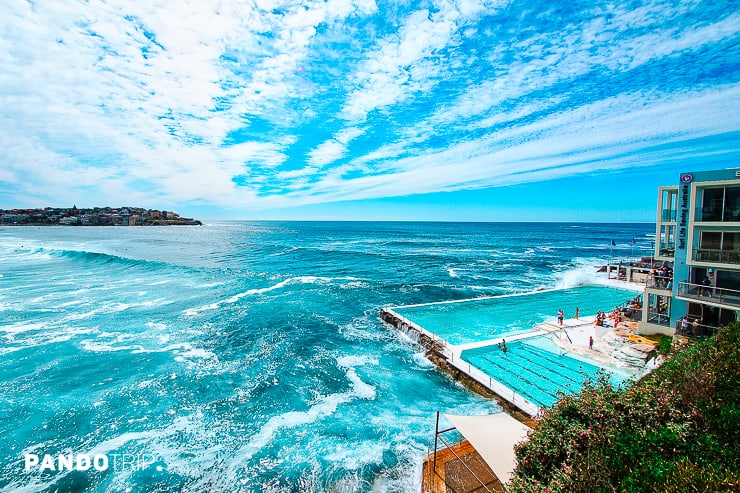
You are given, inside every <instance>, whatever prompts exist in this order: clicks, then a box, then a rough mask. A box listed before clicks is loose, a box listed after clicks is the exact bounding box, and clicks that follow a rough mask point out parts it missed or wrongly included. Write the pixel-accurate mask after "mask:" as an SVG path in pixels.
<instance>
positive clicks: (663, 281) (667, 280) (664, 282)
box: [647, 272, 673, 291]
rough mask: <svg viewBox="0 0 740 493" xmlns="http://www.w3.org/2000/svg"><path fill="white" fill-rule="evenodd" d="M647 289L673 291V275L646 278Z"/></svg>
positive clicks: (657, 275) (656, 275)
mask: <svg viewBox="0 0 740 493" xmlns="http://www.w3.org/2000/svg"><path fill="white" fill-rule="evenodd" d="M647 287H649V288H654V289H665V290H666V291H670V290H671V289H673V273H672V272H671V274H670V275H665V276H662V275H660V274H651V275H650V276H648V278H647Z"/></svg>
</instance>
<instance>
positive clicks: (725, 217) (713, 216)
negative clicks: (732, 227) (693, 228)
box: [694, 206, 740, 223]
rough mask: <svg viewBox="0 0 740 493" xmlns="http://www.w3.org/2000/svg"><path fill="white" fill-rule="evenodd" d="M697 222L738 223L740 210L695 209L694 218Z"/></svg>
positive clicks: (734, 208) (733, 208) (727, 208)
mask: <svg viewBox="0 0 740 493" xmlns="http://www.w3.org/2000/svg"><path fill="white" fill-rule="evenodd" d="M694 217H695V218H696V219H695V220H696V221H697V222H723V223H735V222H738V221H740V209H738V208H736V207H732V208H730V207H725V208H724V210H723V209H720V208H711V207H701V206H700V207H697V208H696V215H695V216H694Z"/></svg>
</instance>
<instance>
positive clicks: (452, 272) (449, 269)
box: [447, 267, 458, 277]
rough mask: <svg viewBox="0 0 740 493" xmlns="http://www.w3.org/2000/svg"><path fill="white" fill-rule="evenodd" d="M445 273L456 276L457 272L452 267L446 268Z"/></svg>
mask: <svg viewBox="0 0 740 493" xmlns="http://www.w3.org/2000/svg"><path fill="white" fill-rule="evenodd" d="M447 274H449V276H450V277H458V275H457V272H455V269H453V268H452V267H448V268H447Z"/></svg>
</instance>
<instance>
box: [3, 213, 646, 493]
mask: <svg viewBox="0 0 740 493" xmlns="http://www.w3.org/2000/svg"><path fill="white" fill-rule="evenodd" d="M654 233H655V227H654V225H652V224H586V223H579V224H564V223H383V222H378V223H373V222H355V223H353V222H220V223H212V224H206V225H204V226H200V227H198V226H192V227H191V226H182V227H175V226H173V227H72V226H67V227H13V226H5V227H0V424H1V426H0V491H1V492H11V491H12V492H16V491H20V492H23V491H34V492H35V491H48V492H52V491H62V492H66V491H95V492H108V491H110V492H113V491H115V492H120V491H128V492H140V491H161V492H170V491H172V492H175V491H178V492H179V491H209V492H213V491H225V492H227V491H228V492H231V491H244V492H247V491H249V492H252V491H254V492H272V491H274V492H311V491H313V492H324V491H330V492H365V491H375V492H414V493H416V492H418V491H419V488H420V482H421V477H420V476H421V458H422V457H423V456H424V455H425V454H426V453H427V451H428V450H429V448H430V447H431V446H432V442H433V438H434V437H433V435H434V425H435V412H436V411H438V410H440V411H444V412H450V413H457V414H465V413H468V414H483V413H491V412H495V411H498V410H499V409H500V408H499V407H498V406H497V404H496V403H495V401H491V400H487V399H484V398H482V397H480V396H478V395H476V394H474V393H472V392H470V391H468V390H466V389H465V388H463V387H461V386H460V385H459V384H458V383H456V382H454V381H453V380H452V379H451V378H449V377H448V376H447V375H445V374H443V373H441V372H440V371H438V370H436V369H435V367H434V366H433V365H432V364H431V363H430V362H429V361H427V360H426V359H425V357H424V355H423V353H422V352H421V351H420V349H419V348H418V347H417V346H416V345H414V344H413V343H412V342H411V341H409V340H408V339H406V338H405V336H403V335H402V334H400V333H399V332H397V331H396V330H394V329H392V328H390V327H387V326H385V325H384V324H382V323H381V322H380V320H379V317H378V315H379V310H380V308H381V307H383V306H388V305H407V304H415V303H426V302H433V301H442V300H450V299H465V298H473V297H479V296H489V295H501V294H507V293H521V292H528V291H533V290H536V289H539V288H552V287H567V286H574V285H577V284H578V283H581V282H586V281H588V280H589V279H593V278H594V276H595V275H596V268H595V266H597V265H602V264H605V263H606V262H607V261H608V260H609V258H610V257H611V258H613V259H615V260H617V259H627V258H628V257H630V256H633V257H637V256H640V255H649V254H650V251H651V249H652V246H653V241H654ZM633 239H634V241H633ZM612 241H614V243H615V246H612V243H611V242H612ZM600 275H602V276H603V275H604V274H603V273H602V274H600ZM605 308H606V309H608V308H610V307H605ZM556 310H557V308H556V307H554V311H556ZM553 315H554V313H553ZM46 456H48V459H46ZM60 456H61V457H64V458H75V460H76V461H77V460H78V459H80V457H81V458H82V459H80V460H81V462H75V464H74V465H73V466H69V465H68V464H66V463H64V462H63V463H61V464H60V463H59V457H60ZM29 457H31V458H29ZM33 457H36V458H37V459H38V460H39V464H35V463H34V462H33V460H34V459H33ZM85 457H87V458H89V459H91V460H92V461H93V464H92V466H90V467H88V468H87V469H85V465H86V463H85ZM102 458H105V460H106V461H107V463H105V464H104V463H103V459H102ZM45 459H46V460H53V461H54V462H53V463H52V466H53V468H52V469H50V468H49V467H48V466H49V462H46V463H44V462H43V461H44V460H45ZM29 461H30V462H29ZM95 461H97V462H95ZM44 464H45V465H46V467H41V466H43V465H44ZM60 466H62V467H60ZM104 466H105V467H104ZM59 469H62V470H59Z"/></svg>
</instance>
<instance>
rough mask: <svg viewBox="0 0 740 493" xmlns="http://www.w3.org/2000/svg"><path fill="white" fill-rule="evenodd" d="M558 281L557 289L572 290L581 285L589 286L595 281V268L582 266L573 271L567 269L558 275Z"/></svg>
mask: <svg viewBox="0 0 740 493" xmlns="http://www.w3.org/2000/svg"><path fill="white" fill-rule="evenodd" d="M558 277H559V279H558V280H557V281H556V286H557V287H559V288H573V287H576V286H580V285H582V284H590V283H593V282H595V281H596V279H597V277H598V276H597V273H596V268H595V267H594V266H593V264H591V265H582V266H580V267H576V268H575V269H569V270H566V271H564V272H561V273H559V274H558Z"/></svg>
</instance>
